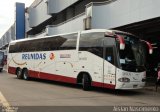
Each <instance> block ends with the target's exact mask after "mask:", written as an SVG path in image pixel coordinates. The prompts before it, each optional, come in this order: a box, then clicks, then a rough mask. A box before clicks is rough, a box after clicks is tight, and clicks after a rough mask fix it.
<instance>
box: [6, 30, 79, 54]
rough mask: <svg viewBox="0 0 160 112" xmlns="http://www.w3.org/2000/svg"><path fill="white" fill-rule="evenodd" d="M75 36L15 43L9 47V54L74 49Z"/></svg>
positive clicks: (69, 35)
mask: <svg viewBox="0 0 160 112" xmlns="http://www.w3.org/2000/svg"><path fill="white" fill-rule="evenodd" d="M77 35H78V34H77V33H75V34H68V35H62V36H55V37H47V38H41V39H35V40H27V41H23V42H17V43H15V44H14V45H10V48H9V53H16V52H34V51H51V50H70V49H76V44H77Z"/></svg>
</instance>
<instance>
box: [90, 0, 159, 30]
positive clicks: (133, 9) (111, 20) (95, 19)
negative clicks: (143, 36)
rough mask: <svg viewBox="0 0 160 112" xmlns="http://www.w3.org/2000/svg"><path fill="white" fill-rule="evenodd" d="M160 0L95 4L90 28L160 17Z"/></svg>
mask: <svg viewBox="0 0 160 112" xmlns="http://www.w3.org/2000/svg"><path fill="white" fill-rule="evenodd" d="M159 6H160V0H117V1H115V2H112V3H110V4H104V5H102V4H101V5H95V6H93V9H92V10H93V11H92V14H93V16H92V28H107V29H109V28H114V27H119V26H123V25H127V24H130V23H135V22H139V21H143V20H147V19H152V18H156V17H160V11H159Z"/></svg>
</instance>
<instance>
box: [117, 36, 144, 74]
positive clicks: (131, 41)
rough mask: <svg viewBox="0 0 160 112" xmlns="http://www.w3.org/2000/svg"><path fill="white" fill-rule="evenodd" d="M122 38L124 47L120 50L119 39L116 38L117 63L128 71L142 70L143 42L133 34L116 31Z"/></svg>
mask: <svg viewBox="0 0 160 112" xmlns="http://www.w3.org/2000/svg"><path fill="white" fill-rule="evenodd" d="M117 35H120V36H122V37H123V38H124V41H125V49H124V50H120V47H119V46H120V43H119V40H118V39H116V45H117V50H118V51H117V52H118V53H119V63H120V64H119V65H120V68H121V69H122V70H125V71H130V72H143V71H145V70H146V68H145V63H146V62H145V60H146V49H145V45H144V43H143V42H141V41H140V39H139V38H137V37H136V36H134V35H129V34H123V33H117Z"/></svg>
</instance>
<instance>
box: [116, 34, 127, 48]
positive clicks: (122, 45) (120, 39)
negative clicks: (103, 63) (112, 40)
mask: <svg viewBox="0 0 160 112" xmlns="http://www.w3.org/2000/svg"><path fill="white" fill-rule="evenodd" d="M116 38H117V39H118V40H119V44H120V50H124V49H125V41H124V38H123V37H122V36H120V35H116Z"/></svg>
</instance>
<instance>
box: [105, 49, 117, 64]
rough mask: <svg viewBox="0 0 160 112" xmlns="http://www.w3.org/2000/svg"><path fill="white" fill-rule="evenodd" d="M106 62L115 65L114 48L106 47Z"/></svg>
mask: <svg viewBox="0 0 160 112" xmlns="http://www.w3.org/2000/svg"><path fill="white" fill-rule="evenodd" d="M105 60H107V61H108V62H110V63H111V64H113V65H114V64H115V59H114V49H113V47H106V53H105Z"/></svg>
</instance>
